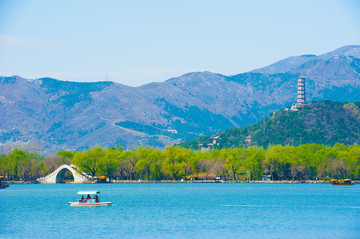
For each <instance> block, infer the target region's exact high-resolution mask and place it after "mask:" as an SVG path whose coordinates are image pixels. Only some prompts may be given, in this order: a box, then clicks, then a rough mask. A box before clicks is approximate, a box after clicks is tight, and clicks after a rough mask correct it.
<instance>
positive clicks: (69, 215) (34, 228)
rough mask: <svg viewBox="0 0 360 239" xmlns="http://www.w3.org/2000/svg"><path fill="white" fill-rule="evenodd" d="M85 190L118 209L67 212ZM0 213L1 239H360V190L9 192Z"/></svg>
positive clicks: (198, 187)
mask: <svg viewBox="0 0 360 239" xmlns="http://www.w3.org/2000/svg"><path fill="white" fill-rule="evenodd" d="M81 190H99V191H100V192H101V196H102V198H101V199H102V200H103V201H111V202H112V203H113V206H111V207H95V208H73V207H69V206H68V205H67V203H68V202H69V201H74V200H76V199H77V198H78V195H77V194H76V193H77V191H81ZM0 213H1V214H0V215H1V218H0V238H49V237H54V236H55V235H56V236H57V237H60V238H84V237H86V238H115V237H123V238H360V226H359V225H360V219H359V215H360V185H354V186H351V187H341V186H338V187H336V186H331V185H323V184H321V185H320V184H276V185H275V184H187V183H184V184H169V183H168V184H165V183H157V184H151V183H149V184H145V183H144V184H143V183H142V184H56V185H11V186H10V187H9V188H8V189H5V190H1V191H0Z"/></svg>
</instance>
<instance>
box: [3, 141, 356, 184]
mask: <svg viewBox="0 0 360 239" xmlns="http://www.w3.org/2000/svg"><path fill="white" fill-rule="evenodd" d="M62 164H73V165H76V166H77V167H78V170H79V171H82V172H86V173H87V174H89V175H91V176H105V177H106V178H108V179H109V180H110V181H115V182H120V183H125V182H126V183H127V182H134V183H135V182H136V183H139V182H140V183H141V182H169V183H170V182H184V183H186V182H194V183H197V182H214V181H215V177H216V176H218V177H221V180H220V181H221V182H249V183H260V182H261V183H263V181H262V177H263V176H264V175H267V176H268V177H270V178H271V179H272V180H273V181H269V182H270V183H278V182H281V183H294V182H308V183H315V182H316V183H322V182H327V181H328V180H329V179H331V178H338V179H344V178H351V179H353V180H359V177H360V146H359V145H349V146H346V145H344V144H335V145H334V146H333V147H327V146H324V145H320V144H303V145H300V146H297V147H294V146H281V145H275V146H272V147H269V148H268V149H266V150H265V149H263V148H261V147H257V146H253V147H249V148H232V149H221V150H211V151H209V152H203V151H193V150H190V149H187V148H183V147H180V146H169V147H167V148H166V149H164V150H160V149H154V148H151V147H139V148H137V149H132V150H129V151H124V150H123V148H121V147H116V148H115V147H112V148H108V149H102V148H101V147H94V148H93V149H89V150H85V151H83V152H78V151H74V152H69V151H59V152H58V153H56V154H55V155H49V156H46V157H44V156H41V155H39V154H38V153H34V152H26V151H23V150H19V149H14V150H12V151H11V152H9V153H8V154H6V155H3V156H0V175H2V176H5V178H6V180H8V181H9V182H14V183H20V181H24V182H26V183H27V182H34V181H35V180H36V178H39V177H42V176H45V175H47V174H49V173H51V172H53V171H54V170H55V169H56V168H57V167H59V166H60V165H62ZM71 177H72V175H71V173H70V172H68V175H66V178H65V179H67V180H71Z"/></svg>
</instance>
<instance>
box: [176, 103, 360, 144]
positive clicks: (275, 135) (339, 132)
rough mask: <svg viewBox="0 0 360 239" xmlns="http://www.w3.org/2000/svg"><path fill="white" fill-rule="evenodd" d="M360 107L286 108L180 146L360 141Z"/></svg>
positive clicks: (357, 105)
mask: <svg viewBox="0 0 360 239" xmlns="http://www.w3.org/2000/svg"><path fill="white" fill-rule="evenodd" d="M359 107H360V102H358V103H342V102H333V101H321V102H314V103H311V104H309V105H308V106H305V107H304V108H299V111H290V110H289V108H286V109H283V110H280V111H278V112H274V113H273V114H271V115H270V116H269V117H267V118H266V119H263V120H261V121H260V122H259V123H257V124H253V125H249V126H247V127H244V128H241V129H238V128H233V129H229V130H226V131H224V132H221V133H218V134H215V135H213V136H204V137H201V138H198V139H196V140H192V141H189V142H185V143H183V144H181V146H183V147H186V148H191V149H196V150H198V149H200V148H203V147H204V148H209V147H211V148H215V149H223V148H235V147H248V146H252V145H258V146H261V147H263V148H268V147H271V146H272V145H291V146H299V145H301V144H307V143H316V144H323V145H327V146H333V145H334V144H336V143H343V144H346V145H350V144H360V110H359Z"/></svg>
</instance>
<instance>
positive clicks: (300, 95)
mask: <svg viewBox="0 0 360 239" xmlns="http://www.w3.org/2000/svg"><path fill="white" fill-rule="evenodd" d="M305 89H306V88H305V77H304V76H303V75H302V73H300V76H299V78H298V80H297V102H296V103H295V104H293V105H292V106H291V110H292V111H296V110H297V108H298V107H303V106H305V105H306V94H305Z"/></svg>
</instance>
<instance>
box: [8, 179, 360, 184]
mask: <svg viewBox="0 0 360 239" xmlns="http://www.w3.org/2000/svg"><path fill="white" fill-rule="evenodd" d="M3 182H5V183H7V184H9V185H10V184H39V183H37V182H34V181H3ZM68 183H69V184H74V183H73V182H68ZM90 183H94V184H95V183H97V182H88V184H90ZM106 183H265V184H267V183H268V184H274V183H275V184H278V183H287V184H299V183H306V184H314V183H318V184H330V180H305V181H299V180H281V181H260V180H252V181H231V180H229V181H223V180H220V181H215V180H192V181H181V180H161V181H155V180H141V181H139V180H115V181H112V182H106ZM353 183H354V184H359V183H360V181H359V180H353Z"/></svg>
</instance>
